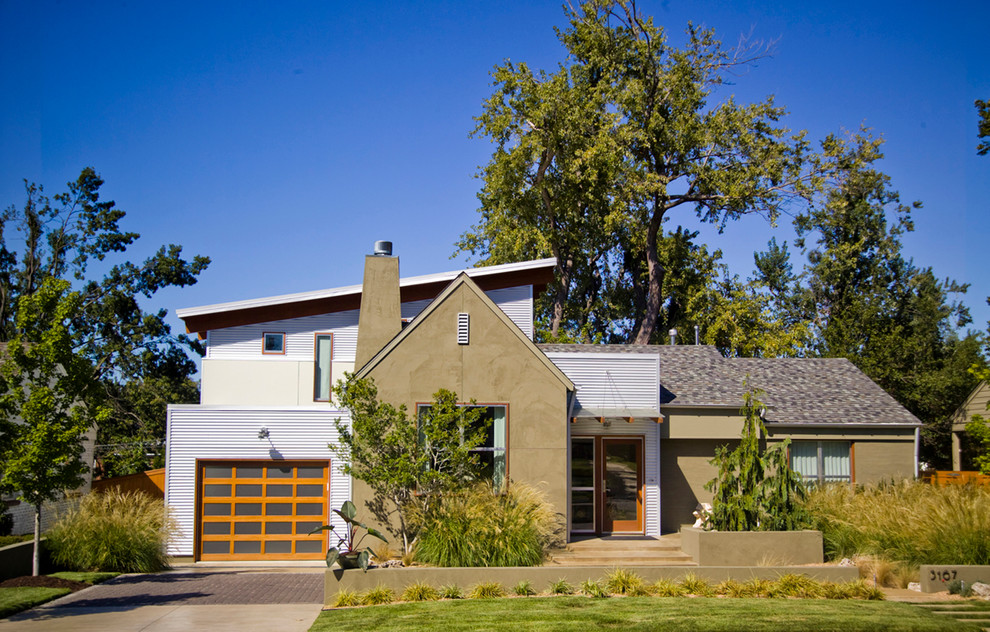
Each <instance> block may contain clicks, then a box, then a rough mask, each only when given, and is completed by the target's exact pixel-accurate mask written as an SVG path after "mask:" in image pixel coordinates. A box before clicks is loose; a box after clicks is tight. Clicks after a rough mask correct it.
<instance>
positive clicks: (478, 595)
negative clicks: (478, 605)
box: [468, 582, 505, 599]
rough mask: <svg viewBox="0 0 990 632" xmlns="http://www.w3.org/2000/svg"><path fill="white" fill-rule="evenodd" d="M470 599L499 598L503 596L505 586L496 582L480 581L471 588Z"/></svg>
mask: <svg viewBox="0 0 990 632" xmlns="http://www.w3.org/2000/svg"><path fill="white" fill-rule="evenodd" d="M468 596H469V597H470V598H471V599H499V598H500V597H504V596H505V587H504V586H502V584H500V583H498V582H482V583H480V584H478V585H477V586H475V587H474V588H472V589H471V594H470V595H468Z"/></svg>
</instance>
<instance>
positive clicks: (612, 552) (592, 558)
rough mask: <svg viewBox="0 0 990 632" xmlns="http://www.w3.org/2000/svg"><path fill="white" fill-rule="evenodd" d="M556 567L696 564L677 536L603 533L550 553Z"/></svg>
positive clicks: (576, 541)
mask: <svg viewBox="0 0 990 632" xmlns="http://www.w3.org/2000/svg"><path fill="white" fill-rule="evenodd" d="M552 555H553V561H552V562H550V563H551V564H556V565H559V566H619V567H626V566H697V563H695V561H694V560H693V559H691V556H690V555H688V554H687V553H684V552H683V551H681V541H680V535H677V534H673V535H669V536H663V537H661V538H649V537H644V536H604V537H600V538H597V537H591V538H582V539H579V540H575V541H573V542H571V543H570V544H568V545H567V548H566V549H563V550H558V551H554V552H553V554H552Z"/></svg>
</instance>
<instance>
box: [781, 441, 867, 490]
mask: <svg viewBox="0 0 990 632" xmlns="http://www.w3.org/2000/svg"><path fill="white" fill-rule="evenodd" d="M850 454H851V444H850V443H849V442H848V441H795V442H793V443H791V469H792V470H794V471H795V472H797V473H798V474H800V475H801V476H802V477H803V478H804V482H805V483H832V482H846V483H849V482H851V481H852V459H851V456H850Z"/></svg>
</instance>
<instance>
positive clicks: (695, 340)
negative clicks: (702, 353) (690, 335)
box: [694, 325, 701, 345]
mask: <svg viewBox="0 0 990 632" xmlns="http://www.w3.org/2000/svg"><path fill="white" fill-rule="evenodd" d="M698 332H699V329H698V326H697V325H695V326H694V344H695V345H699V344H701V343H700V342H698Z"/></svg>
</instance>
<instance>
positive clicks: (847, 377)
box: [539, 345, 921, 424]
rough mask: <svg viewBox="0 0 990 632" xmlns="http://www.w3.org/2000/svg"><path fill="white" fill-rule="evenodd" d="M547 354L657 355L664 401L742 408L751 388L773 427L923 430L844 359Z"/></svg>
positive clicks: (569, 348) (672, 352)
mask: <svg viewBox="0 0 990 632" xmlns="http://www.w3.org/2000/svg"><path fill="white" fill-rule="evenodd" d="M539 347H540V349H542V350H543V351H546V352H578V351H580V352H582V353H589V352H592V353H656V354H659V355H660V403H661V407H663V406H664V405H668V406H670V405H676V406H730V407H735V406H741V405H742V401H743V394H744V392H745V390H746V389H745V387H744V386H743V383H744V381H746V380H747V379H748V383H749V385H750V386H752V387H756V388H760V389H763V390H764V391H765V395H763V402H764V404H765V405H766V406H767V415H766V421H767V422H771V423H773V422H776V423H816V424H817V423H837V424H864V423H866V424H920V423H921V422H920V421H919V420H918V418H917V417H915V416H914V415H912V414H911V413H910V412H908V411H907V409H905V408H904V407H903V406H901V405H900V404H899V403H897V401H896V400H895V399H894V398H893V397H891V396H890V395H888V394H887V393H886V391H884V390H883V389H882V388H880V387H879V386H878V385H877V384H876V383H875V382H873V380H871V379H870V378H869V377H867V376H866V374H864V373H863V372H862V371H860V370H859V369H857V368H856V367H855V366H854V365H853V364H852V363H851V362H849V361H848V360H846V359H845V358H723V357H722V355H721V354H720V353H719V352H718V349H716V348H715V347H710V346H704V345H676V346H671V345H539Z"/></svg>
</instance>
